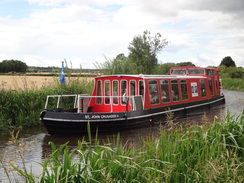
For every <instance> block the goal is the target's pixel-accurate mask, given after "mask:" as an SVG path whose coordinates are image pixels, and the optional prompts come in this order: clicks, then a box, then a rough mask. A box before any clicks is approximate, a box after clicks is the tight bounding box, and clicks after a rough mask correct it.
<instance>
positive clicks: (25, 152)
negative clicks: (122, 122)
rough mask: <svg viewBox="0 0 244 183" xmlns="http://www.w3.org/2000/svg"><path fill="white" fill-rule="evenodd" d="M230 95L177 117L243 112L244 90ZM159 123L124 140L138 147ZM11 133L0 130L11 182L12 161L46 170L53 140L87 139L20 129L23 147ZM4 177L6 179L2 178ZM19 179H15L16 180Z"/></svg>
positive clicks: (195, 119)
mask: <svg viewBox="0 0 244 183" xmlns="http://www.w3.org/2000/svg"><path fill="white" fill-rule="evenodd" d="M223 93H224V95H225V98H226V104H225V106H222V107H219V108H216V109H211V110H209V111H206V113H205V114H204V113H200V114H194V115H191V116H188V117H187V119H176V120H177V121H178V122H179V123H185V122H187V123H202V122H203V121H204V119H205V120H206V117H207V119H209V121H213V119H214V117H215V116H217V117H218V118H224V116H225V114H226V113H227V112H228V111H229V112H230V113H231V114H232V115H241V114H242V112H243V110H244V92H238V91H230V90H223ZM158 129H159V125H155V126H154V127H148V128H141V129H135V130H128V131H123V132H120V138H121V141H122V143H125V142H128V143H132V144H133V145H134V146H138V145H139V143H140V142H139V138H145V137H147V136H149V135H151V134H156V133H158ZM14 135H16V133H15V134H14ZM116 136H117V134H116V133H106V134H99V136H98V138H99V140H100V141H101V142H104V143H106V141H107V139H108V138H110V139H111V140H112V141H113V140H115V139H116ZM10 137H11V135H10V133H9V132H6V131H4V132H0V159H1V162H0V182H9V181H8V178H7V175H6V173H5V171H4V167H5V168H7V169H8V170H10V167H8V164H9V163H12V164H14V165H16V166H18V167H21V166H23V162H25V167H27V170H30V169H31V168H32V171H33V172H34V174H35V175H38V174H40V173H41V171H42V167H41V166H40V165H39V164H38V163H42V161H43V159H44V158H45V157H47V156H48V155H50V153H51V148H50V145H49V142H50V141H52V142H54V143H55V144H56V145H61V144H64V143H66V142H69V147H70V148H75V147H76V144H77V141H78V140H82V139H83V138H86V137H84V136H51V135H49V134H48V133H47V131H46V129H45V128H44V127H36V128H26V129H23V130H21V131H20V132H19V134H18V138H22V139H23V142H22V144H21V145H19V146H15V145H14V144H11V143H10V142H11V141H9V138H10ZM9 175H10V176H11V177H17V173H16V172H14V171H12V172H11V171H10V172H9ZM1 179H2V180H1ZM13 182H15V181H13Z"/></svg>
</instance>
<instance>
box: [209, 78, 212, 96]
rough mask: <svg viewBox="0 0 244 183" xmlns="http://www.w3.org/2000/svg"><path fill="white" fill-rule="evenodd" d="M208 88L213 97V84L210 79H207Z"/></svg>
mask: <svg viewBox="0 0 244 183" xmlns="http://www.w3.org/2000/svg"><path fill="white" fill-rule="evenodd" d="M208 86H209V89H210V94H211V95H213V82H212V79H211V78H209V79H208Z"/></svg>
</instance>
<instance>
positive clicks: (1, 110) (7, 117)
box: [0, 77, 93, 129]
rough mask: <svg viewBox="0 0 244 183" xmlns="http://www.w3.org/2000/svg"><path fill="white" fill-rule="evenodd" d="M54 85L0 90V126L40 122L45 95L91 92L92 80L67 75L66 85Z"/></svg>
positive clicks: (11, 126) (7, 126) (21, 125)
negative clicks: (36, 88)
mask: <svg viewBox="0 0 244 183" xmlns="http://www.w3.org/2000/svg"><path fill="white" fill-rule="evenodd" d="M54 79H56V80H55V83H56V84H55V85H53V86H52V87H43V88H41V89H39V90H23V91H8V90H0V114H2V115H1V116H0V128H1V129H3V128H17V127H20V128H21V127H24V126H36V125H39V124H40V121H39V115H40V112H41V111H42V110H43V109H44V106H45V101H46V97H47V95H59V94H61V91H62V94H80V93H88V94H90V93H91V92H92V87H93V81H91V80H90V79H88V78H87V79H86V78H82V79H79V77H78V78H76V79H73V78H70V77H67V83H66V85H64V86H62V89H61V86H60V82H59V81H58V79H57V78H54Z"/></svg>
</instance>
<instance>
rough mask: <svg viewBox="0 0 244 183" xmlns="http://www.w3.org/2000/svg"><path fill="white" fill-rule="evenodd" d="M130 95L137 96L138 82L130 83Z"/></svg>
mask: <svg viewBox="0 0 244 183" xmlns="http://www.w3.org/2000/svg"><path fill="white" fill-rule="evenodd" d="M130 95H136V81H134V80H131V81H130Z"/></svg>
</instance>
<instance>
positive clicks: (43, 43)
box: [0, 0, 244, 68]
mask: <svg viewBox="0 0 244 183" xmlns="http://www.w3.org/2000/svg"><path fill="white" fill-rule="evenodd" d="M243 9H244V2H243V1H242V0H232V1H222V0H215V1H212V0H196V1H192V0H151V1H147V0H133V1H131V0H123V1H121V0H2V1H0V61H2V60H9V59H16V60H21V61H23V62H26V63H27V65H29V66H60V65H61V61H63V60H64V59H66V60H67V61H68V62H72V67H73V68H79V67H80V66H82V68H95V66H94V63H96V62H98V63H102V62H104V61H105V57H107V58H111V59H112V58H114V57H116V55H118V54H120V53H124V54H125V55H126V56H127V55H128V45H129V43H130V42H131V41H132V39H133V37H135V36H137V35H142V34H143V31H145V30H149V31H150V32H151V34H152V35H155V34H156V33H160V34H161V35H162V37H163V38H165V39H167V40H168V41H169V42H170V43H169V44H168V46H166V48H165V49H163V51H162V52H161V53H160V54H159V55H158V60H159V63H166V62H174V63H177V62H186V61H191V62H193V63H194V64H195V65H197V66H203V67H205V66H209V65H213V66H218V65H219V64H220V62H221V60H222V59H223V58H224V57H226V56H231V57H232V59H233V60H234V61H235V62H236V65H237V66H242V67H244V59H243V58H244V49H243V48H244V24H243V22H244V12H243Z"/></svg>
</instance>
